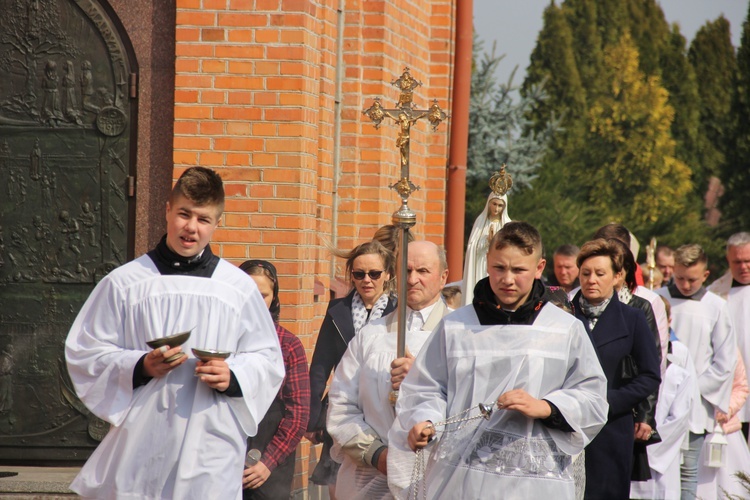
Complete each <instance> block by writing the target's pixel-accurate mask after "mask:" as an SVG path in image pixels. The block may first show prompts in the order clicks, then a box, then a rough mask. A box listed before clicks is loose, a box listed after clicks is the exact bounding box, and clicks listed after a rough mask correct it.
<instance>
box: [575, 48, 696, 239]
mask: <svg viewBox="0 0 750 500" xmlns="http://www.w3.org/2000/svg"><path fill="white" fill-rule="evenodd" d="M604 60H605V74H604V78H605V79H606V81H607V83H608V87H609V92H608V94H607V95H604V96H602V97H601V98H600V99H599V100H598V101H597V102H595V103H593V104H592V106H591V108H590V110H589V118H590V123H591V128H590V134H589V136H588V140H587V141H586V144H587V147H586V151H585V152H584V153H583V154H584V155H585V157H586V158H587V164H588V165H591V166H596V167H594V168H589V169H587V170H586V171H584V172H579V173H578V175H577V179H576V181H577V182H576V184H577V185H578V186H581V187H584V189H585V190H587V191H588V194H589V201H590V203H591V204H592V205H593V206H594V207H595V208H596V209H597V211H598V212H599V213H601V214H603V215H605V218H606V219H610V220H619V221H623V222H625V223H626V224H627V226H628V227H629V228H630V229H631V231H634V232H635V231H637V230H640V231H649V230H650V228H651V226H652V225H653V224H654V223H655V222H656V221H658V220H661V219H664V220H667V219H669V218H671V217H673V216H674V215H675V213H677V212H678V211H680V210H682V209H683V208H684V207H685V206H686V205H687V196H688V194H689V193H690V191H691V189H692V185H691V183H690V170H689V168H688V167H687V165H685V164H684V163H683V162H681V161H679V160H678V159H676V158H675V157H674V146H675V143H674V140H673V139H672V137H671V134H670V128H671V126H672V120H673V118H674V110H673V109H672V107H671V106H669V105H668V104H667V98H668V94H667V91H666V90H665V89H664V88H663V87H662V86H661V84H660V79H659V78H658V77H656V76H648V77H647V76H645V75H644V74H643V72H642V71H640V69H639V67H638V51H637V49H636V47H635V46H634V44H633V41H632V39H631V38H630V35H629V34H627V33H626V34H624V35H623V36H622V37H621V38H620V41H619V42H618V43H617V44H616V45H614V46H612V47H610V48H608V49H607V50H606V51H605V57H604Z"/></svg>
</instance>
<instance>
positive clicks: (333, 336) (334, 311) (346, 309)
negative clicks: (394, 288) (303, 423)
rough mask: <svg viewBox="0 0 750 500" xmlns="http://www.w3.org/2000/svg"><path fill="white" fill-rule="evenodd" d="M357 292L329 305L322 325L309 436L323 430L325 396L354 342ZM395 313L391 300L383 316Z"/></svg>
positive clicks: (315, 355) (312, 376)
mask: <svg viewBox="0 0 750 500" xmlns="http://www.w3.org/2000/svg"><path fill="white" fill-rule="evenodd" d="M355 293H356V292H355V290H352V291H351V292H349V295H347V296H346V297H343V298H341V299H334V300H332V301H331V302H329V303H328V310H327V311H326V315H325V318H324V319H323V324H322V325H321V326H320V331H319V332H318V341H317V342H316V343H315V351H313V357H312V362H311V363H310V420H309V423H308V424H307V430H308V431H309V432H312V431H317V430H321V429H322V428H324V424H323V423H324V422H325V414H321V413H322V411H321V410H322V399H323V393H325V390H326V383H327V382H328V378H329V377H330V375H331V371H333V369H334V368H335V367H336V366H337V365H338V364H339V361H341V358H342V357H343V356H344V353H345V352H346V348H347V347H348V346H349V342H350V341H351V340H352V339H353V338H354V321H353V320H352V300H353V299H354V294H355ZM394 309H396V298H395V297H393V296H391V297H389V298H388V305H387V306H386V307H385V310H384V311H383V316H385V315H386V314H388V313H390V312H391V311H393V310H394ZM321 425H323V427H321Z"/></svg>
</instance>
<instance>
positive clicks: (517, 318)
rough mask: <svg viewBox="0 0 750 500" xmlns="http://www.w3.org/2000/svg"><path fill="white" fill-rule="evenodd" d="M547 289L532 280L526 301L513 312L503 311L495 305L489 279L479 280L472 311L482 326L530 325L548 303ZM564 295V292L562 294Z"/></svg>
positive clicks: (500, 306) (498, 305) (539, 281)
mask: <svg viewBox="0 0 750 500" xmlns="http://www.w3.org/2000/svg"><path fill="white" fill-rule="evenodd" d="M548 293H549V292H548V289H547V288H546V287H545V286H544V284H543V283H542V282H541V280H534V285H533V286H532V288H531V293H530V294H529V297H528V299H527V300H526V302H524V303H523V304H522V305H521V306H520V307H519V308H518V309H516V310H515V311H505V310H503V307H502V305H500V304H498V303H497V297H495V292H493V291H492V287H491V286H490V279H489V278H483V279H481V280H479V281H478V282H477V284H476V286H475V287H474V300H473V302H472V304H473V306H474V310H475V311H476V313H477V317H478V318H479V323H481V324H482V325H530V324H532V323H534V320H535V319H536V317H537V316H538V315H539V311H541V310H542V306H543V305H544V304H545V303H546V302H548V300H549V297H548ZM563 293H564V292H563Z"/></svg>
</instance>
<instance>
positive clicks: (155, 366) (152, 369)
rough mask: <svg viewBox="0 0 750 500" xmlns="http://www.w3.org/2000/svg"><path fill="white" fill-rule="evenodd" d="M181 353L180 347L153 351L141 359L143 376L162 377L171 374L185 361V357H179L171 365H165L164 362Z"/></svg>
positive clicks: (161, 348)
mask: <svg viewBox="0 0 750 500" xmlns="http://www.w3.org/2000/svg"><path fill="white" fill-rule="evenodd" d="M179 352H182V347H180V346H177V347H174V348H172V349H170V348H169V346H163V347H159V348H158V349H154V350H153V351H151V352H150V353H148V354H146V357H145V358H143V374H144V375H146V376H147V377H154V378H157V377H163V376H164V375H166V374H167V373H169V372H171V371H172V370H174V369H175V368H177V367H178V366H180V365H181V364H182V363H184V362H185V361H187V356H180V358H179V359H176V360H174V361H172V362H171V363H165V362H164V360H165V359H167V358H168V357H170V356H174V355H175V354H177V353H179Z"/></svg>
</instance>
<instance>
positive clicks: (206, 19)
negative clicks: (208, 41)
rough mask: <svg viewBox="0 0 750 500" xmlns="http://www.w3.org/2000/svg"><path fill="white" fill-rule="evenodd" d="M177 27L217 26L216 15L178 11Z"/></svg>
mask: <svg viewBox="0 0 750 500" xmlns="http://www.w3.org/2000/svg"><path fill="white" fill-rule="evenodd" d="M177 26H216V14H214V13H212V12H200V11H194V10H192V11H190V10H178V11H177Z"/></svg>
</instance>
